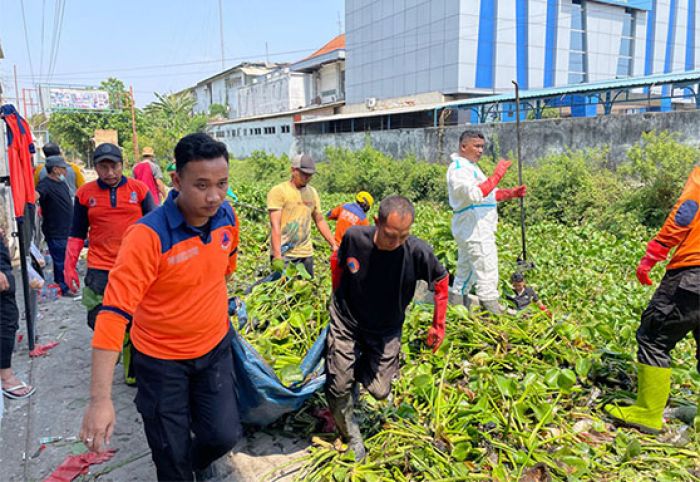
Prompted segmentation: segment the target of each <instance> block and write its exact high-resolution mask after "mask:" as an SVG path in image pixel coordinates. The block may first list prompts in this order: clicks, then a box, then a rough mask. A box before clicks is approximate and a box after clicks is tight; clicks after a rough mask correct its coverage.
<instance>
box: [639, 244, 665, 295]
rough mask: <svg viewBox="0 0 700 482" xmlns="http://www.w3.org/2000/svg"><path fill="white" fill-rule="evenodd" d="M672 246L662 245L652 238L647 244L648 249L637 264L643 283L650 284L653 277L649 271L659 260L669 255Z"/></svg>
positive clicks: (640, 280) (640, 279)
mask: <svg viewBox="0 0 700 482" xmlns="http://www.w3.org/2000/svg"><path fill="white" fill-rule="evenodd" d="M669 251H670V248H667V247H666V246H664V245H662V244H661V243H659V242H657V241H656V240H654V239H652V240H651V241H649V243H648V244H647V251H646V253H644V256H642V259H640V260H639V264H638V265H637V279H638V280H639V282H640V283H641V284H643V285H647V286H650V285H651V278H650V277H649V272H650V271H651V269H652V268H653V267H654V266H655V265H656V263H658V262H659V261H663V260H665V259H666V256H668V252H669Z"/></svg>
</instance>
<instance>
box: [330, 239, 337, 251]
mask: <svg viewBox="0 0 700 482" xmlns="http://www.w3.org/2000/svg"><path fill="white" fill-rule="evenodd" d="M331 251H338V245H337V244H336V243H335V241H333V242H332V243H331Z"/></svg>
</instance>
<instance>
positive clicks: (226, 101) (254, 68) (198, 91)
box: [191, 62, 280, 118]
mask: <svg viewBox="0 0 700 482" xmlns="http://www.w3.org/2000/svg"><path fill="white" fill-rule="evenodd" d="M279 67H280V65H279V64H268V63H265V62H243V63H242V64H238V65H236V66H235V67H232V68H230V69H227V70H224V71H223V72H219V73H218V74H215V75H213V76H211V77H208V78H206V79H204V80H202V81H200V82H197V85H195V86H194V87H193V88H192V89H191V90H192V92H193V93H194V97H195V100H196V102H197V103H196V104H195V106H194V112H195V113H196V114H200V113H209V109H210V108H211V106H212V105H213V104H219V105H223V106H224V107H226V109H227V112H226V116H227V117H229V118H236V117H240V107H239V103H238V91H239V90H240V89H242V88H244V87H245V86H247V85H250V84H252V83H253V82H254V81H255V79H257V78H258V77H260V76H261V75H265V74H267V73H269V72H272V71H274V70H276V69H278V68H279Z"/></svg>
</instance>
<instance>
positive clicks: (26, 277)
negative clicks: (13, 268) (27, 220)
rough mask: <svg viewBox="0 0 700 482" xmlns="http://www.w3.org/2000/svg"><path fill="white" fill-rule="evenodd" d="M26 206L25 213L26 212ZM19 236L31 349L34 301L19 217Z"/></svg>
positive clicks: (21, 219)
mask: <svg viewBox="0 0 700 482" xmlns="http://www.w3.org/2000/svg"><path fill="white" fill-rule="evenodd" d="M26 212H27V211H26V207H25V211H24V213H25V214H26ZM17 237H18V241H19V258H20V267H21V272H22V289H23V290H24V296H23V298H24V312H25V318H26V321H27V341H28V343H29V351H32V350H33V349H34V316H33V315H32V303H31V299H30V293H31V289H30V288H29V270H28V268H27V247H26V246H25V243H26V242H27V241H26V240H25V239H24V218H23V217H22V218H17Z"/></svg>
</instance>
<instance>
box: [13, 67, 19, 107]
mask: <svg viewBox="0 0 700 482" xmlns="http://www.w3.org/2000/svg"><path fill="white" fill-rule="evenodd" d="M14 71H15V101H16V102H15V104H17V105H16V106H15V107H16V108H19V84H18V83H17V64H14Z"/></svg>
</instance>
